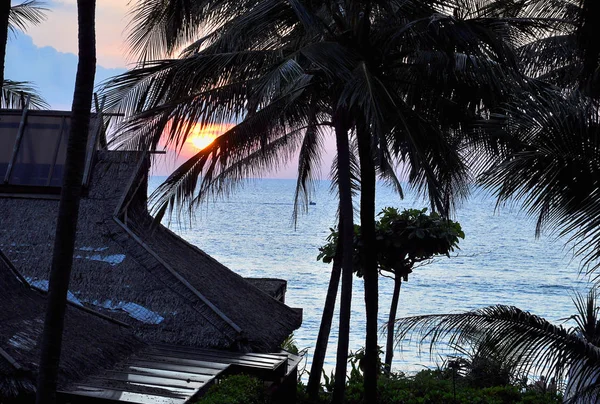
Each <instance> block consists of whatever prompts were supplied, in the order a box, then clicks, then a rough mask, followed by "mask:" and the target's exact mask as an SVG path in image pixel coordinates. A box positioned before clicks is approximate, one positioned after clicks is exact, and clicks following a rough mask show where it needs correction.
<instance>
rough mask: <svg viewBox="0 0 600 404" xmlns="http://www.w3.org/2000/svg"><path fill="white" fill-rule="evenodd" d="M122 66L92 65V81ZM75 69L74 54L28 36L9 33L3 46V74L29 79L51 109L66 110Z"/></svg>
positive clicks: (71, 97) (112, 72) (19, 78)
mask: <svg viewBox="0 0 600 404" xmlns="http://www.w3.org/2000/svg"><path fill="white" fill-rule="evenodd" d="M124 71H125V69H107V68H105V67H103V66H101V65H98V66H97V67H96V83H100V82H102V81H104V80H106V79H108V78H109V77H111V76H114V75H116V74H120V73H123V72H124ZM76 73H77V56H76V55H75V54H73V53H63V52H59V51H58V50H56V49H55V48H53V47H50V46H45V47H38V46H36V45H35V44H34V43H33V40H32V38H31V37H30V36H28V35H25V34H23V33H18V34H17V35H16V36H11V38H10V39H9V41H8V46H7V49H6V71H5V77H6V78H7V79H10V80H16V81H31V82H33V83H34V84H35V86H36V87H37V88H38V89H39V91H40V93H41V94H42V96H43V97H44V98H45V99H46V101H48V103H49V104H50V105H51V107H52V108H53V109H59V110H70V109H71V102H72V100H73V90H74V87H75V74H76Z"/></svg>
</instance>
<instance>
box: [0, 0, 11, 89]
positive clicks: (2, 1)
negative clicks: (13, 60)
mask: <svg viewBox="0 0 600 404" xmlns="http://www.w3.org/2000/svg"><path fill="white" fill-rule="evenodd" d="M9 16H10V0H0V95H1V94H2V87H3V86H4V65H5V63H6V61H5V60H6V44H7V42H8V18H9Z"/></svg>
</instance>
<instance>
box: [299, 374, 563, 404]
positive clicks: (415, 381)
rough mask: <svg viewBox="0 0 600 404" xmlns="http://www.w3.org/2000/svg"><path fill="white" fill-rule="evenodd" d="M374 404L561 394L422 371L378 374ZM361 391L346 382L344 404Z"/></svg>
mask: <svg viewBox="0 0 600 404" xmlns="http://www.w3.org/2000/svg"><path fill="white" fill-rule="evenodd" d="M377 390H378V401H377V403H376V404H559V403H561V402H562V398H561V396H560V394H556V393H551V392H540V391H537V390H536V389H533V388H523V387H522V386H521V385H510V384H508V385H505V384H501V385H494V386H490V387H485V388H482V387H478V386H475V385H473V384H471V382H470V381H469V380H468V378H466V377H465V376H463V375H460V374H456V375H455V376H454V377H453V374H452V371H451V370H450V369H448V368H443V369H436V370H429V369H426V370H422V371H420V372H418V373H417V374H415V375H414V376H407V375H406V374H404V373H392V374H391V375H389V376H386V375H384V374H381V375H380V376H379V378H378V383H377ZM363 393H364V389H363V383H362V379H361V377H354V378H353V377H350V378H349V379H348V386H347V395H346V401H345V402H346V403H348V404H363V403H364V401H363V397H364V394H363ZM297 402H298V403H299V404H305V403H306V404H309V403H313V404H315V402H314V401H313V402H311V401H309V399H308V397H306V395H305V394H304V386H302V385H300V386H299V394H298V401H297ZM327 402H329V401H328V395H327V394H325V393H322V394H321V396H320V400H319V401H318V403H319V404H320V403H323V404H324V403H327Z"/></svg>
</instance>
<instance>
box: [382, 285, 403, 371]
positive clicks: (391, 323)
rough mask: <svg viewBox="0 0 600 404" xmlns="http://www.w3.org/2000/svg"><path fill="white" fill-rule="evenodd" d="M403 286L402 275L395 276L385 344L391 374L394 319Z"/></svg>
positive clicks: (387, 366)
mask: <svg viewBox="0 0 600 404" xmlns="http://www.w3.org/2000/svg"><path fill="white" fill-rule="evenodd" d="M401 287H402V278H401V277H400V275H396V276H395V277H394V294H393V295H392V304H391V306H390V316H389V318H388V323H387V342H386V344H385V371H386V373H387V374H388V375H389V374H390V371H391V370H392V359H393V358H394V325H395V324H394V321H395V320H396V313H397V311H398V300H399V299H400V288H401Z"/></svg>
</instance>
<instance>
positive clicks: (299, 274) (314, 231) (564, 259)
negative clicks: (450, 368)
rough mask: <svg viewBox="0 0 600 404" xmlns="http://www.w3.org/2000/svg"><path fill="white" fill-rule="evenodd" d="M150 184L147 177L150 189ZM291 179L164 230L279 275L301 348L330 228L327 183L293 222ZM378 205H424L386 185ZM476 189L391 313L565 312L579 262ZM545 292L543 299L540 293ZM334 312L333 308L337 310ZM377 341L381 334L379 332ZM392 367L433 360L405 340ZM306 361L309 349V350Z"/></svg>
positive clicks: (386, 292) (314, 320)
mask: <svg viewBox="0 0 600 404" xmlns="http://www.w3.org/2000/svg"><path fill="white" fill-rule="evenodd" d="M158 183H159V180H158V179H157V178H155V177H153V178H151V180H150V186H149V188H150V191H151V190H152V189H154V188H155V187H156V186H157V185H158ZM294 185H295V182H294V181H293V180H257V181H253V182H252V183H251V184H249V185H247V186H246V187H245V188H244V189H242V190H241V191H239V192H238V193H235V194H234V195H233V196H232V197H231V199H229V200H227V201H222V202H218V203H215V204H211V205H209V206H208V208H207V207H202V208H201V209H200V210H201V211H200V212H199V214H198V218H197V220H196V222H195V223H194V224H195V225H194V226H193V227H192V228H189V226H188V227H185V228H182V227H180V226H179V223H178V222H177V221H174V222H173V223H172V225H171V228H172V229H173V230H174V231H176V232H177V233H179V234H180V235H182V236H183V237H184V238H186V239H187V240H189V241H190V242H191V243H193V244H195V245H197V246H198V247H200V248H201V249H203V250H204V251H206V252H207V253H208V254H210V255H212V256H213V257H214V258H216V259H217V260H219V261H221V262H222V263H223V264H225V265H227V266H228V267H229V268H231V269H233V270H235V271H236V272H238V273H239V274H240V275H242V276H253V277H278V278H283V279H287V280H288V292H287V296H286V302H287V304H288V305H289V306H291V307H302V308H303V309H304V323H303V326H302V327H301V328H300V329H299V330H297V331H296V333H295V339H296V341H297V343H298V345H299V347H300V348H304V347H309V348H311V350H312V347H314V343H315V341H316V337H317V333H318V327H319V323H320V320H321V313H322V307H323V303H324V301H325V294H326V292H327V286H328V282H329V271H330V266H328V265H325V264H323V263H321V262H318V261H317V260H316V256H317V254H318V246H320V245H322V244H323V243H324V242H325V238H326V237H327V236H328V235H329V228H331V227H333V226H335V223H336V220H335V214H336V207H337V203H336V199H335V196H333V195H331V194H329V193H328V189H329V183H327V182H319V183H317V193H316V194H315V195H314V200H315V201H316V202H317V205H315V206H311V207H310V209H309V213H308V215H303V216H300V217H299V220H298V224H297V228H296V230H294V228H293V226H292V201H293V196H294ZM377 204H378V207H379V208H381V207H383V206H396V207H400V208H407V207H423V206H426V204H425V203H422V202H419V201H418V200H417V199H416V198H415V197H414V196H413V195H408V196H407V198H406V199H405V200H403V201H402V200H399V198H398V197H397V196H395V195H394V194H393V193H392V192H391V191H390V190H387V189H385V188H382V189H378V202H377ZM494 207H495V202H494V200H493V199H490V198H487V197H486V196H485V195H484V194H482V193H481V192H478V193H476V194H475V195H474V196H473V197H472V198H471V200H469V201H468V202H466V203H464V204H463V206H462V208H461V209H460V210H458V212H457V214H456V216H457V217H456V219H457V220H458V221H459V222H460V223H461V225H462V227H463V230H464V231H465V234H466V238H465V240H462V241H461V243H460V248H461V249H460V250H459V251H458V252H457V253H458V257H456V258H451V259H446V258H441V259H439V260H438V261H437V262H435V263H433V264H431V265H429V266H426V267H423V268H419V269H417V270H415V272H414V273H413V274H412V275H411V276H410V279H409V281H408V282H406V283H404V284H403V287H402V292H401V294H400V304H399V309H398V315H399V316H408V315H419V314H430V313H443V312H461V311H465V310H473V309H477V308H481V307H484V306H487V305H492V304H507V305H516V306H517V307H520V308H522V309H524V310H528V311H531V312H532V313H535V314H538V315H541V316H544V317H546V318H548V319H550V320H552V321H558V320H559V319H561V318H565V317H568V316H570V315H571V314H572V313H573V305H572V302H571V295H572V290H573V288H575V289H577V290H585V288H586V287H587V285H588V282H587V280H586V279H585V278H584V277H579V275H578V262H577V261H574V260H572V257H571V256H570V255H569V253H568V250H565V249H564V248H563V246H562V244H561V243H560V242H557V241H556V240H554V239H550V238H545V237H541V238H540V239H536V238H535V237H534V235H535V224H534V223H533V222H532V221H531V220H527V219H526V218H525V216H524V215H522V214H519V213H518V211H517V210H514V209H513V210H511V209H501V210H500V214H494ZM392 289H393V283H392V282H391V281H390V280H388V279H382V280H381V281H380V316H379V320H380V324H382V325H383V324H384V322H385V321H386V320H387V318H386V317H387V314H388V311H389V304H390V301H391V294H392ZM362 293H363V288H362V281H360V280H355V281H354V285H353V308H352V335H351V339H350V347H351V349H352V350H354V351H355V350H357V349H359V348H360V347H361V346H363V345H364V328H365V317H364V299H363V296H362ZM544 297H548V298H547V299H545V298H544ZM336 318H337V311H336ZM337 335H338V334H337V322H336V321H334V324H333V329H332V333H331V335H330V339H329V350H328V354H327V359H326V363H327V366H328V369H331V367H332V366H333V364H334V362H335V349H336V341H337ZM380 343H381V345H384V343H385V338H384V337H383V336H382V337H381V341H380ZM398 352H401V353H402V356H401V357H402V359H401V360H397V361H396V365H397V366H399V367H401V368H402V367H404V368H409V369H413V370H414V369H416V367H417V365H416V364H430V365H431V364H432V361H430V359H429V356H428V355H421V356H419V355H418V351H417V350H416V348H415V347H414V346H413V345H405V346H401V347H399V348H398ZM309 362H310V357H309Z"/></svg>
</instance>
